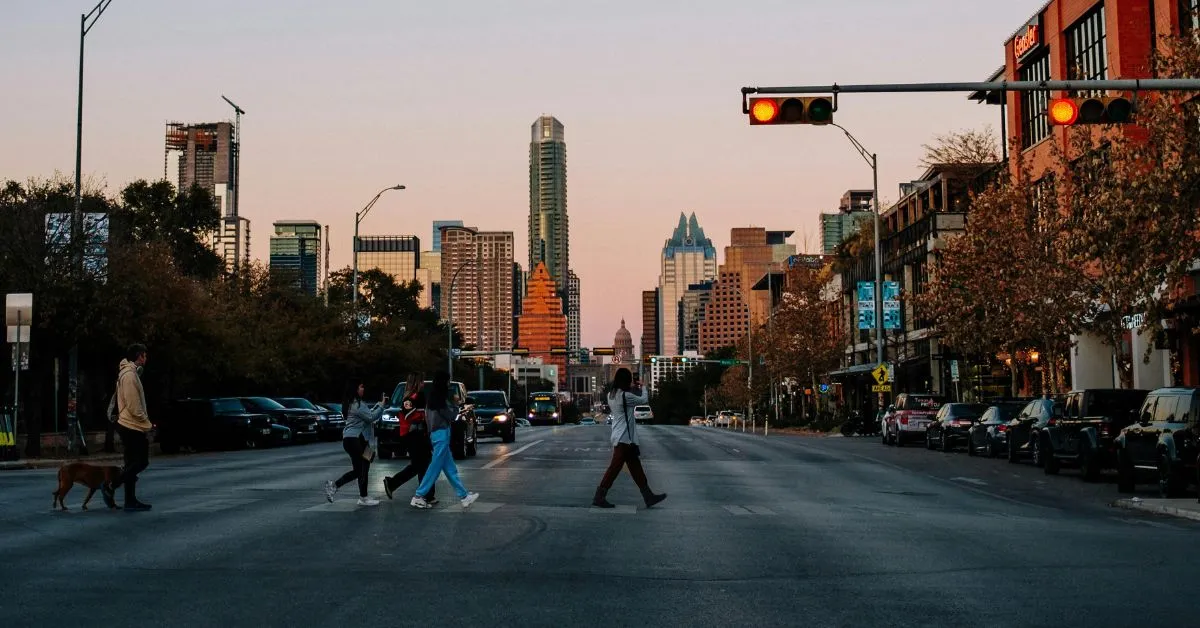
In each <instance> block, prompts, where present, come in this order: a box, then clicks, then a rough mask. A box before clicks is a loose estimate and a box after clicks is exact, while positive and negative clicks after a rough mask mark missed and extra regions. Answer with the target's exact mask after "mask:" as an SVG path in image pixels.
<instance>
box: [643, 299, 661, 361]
mask: <svg viewBox="0 0 1200 628" xmlns="http://www.w3.org/2000/svg"><path fill="white" fill-rule="evenodd" d="M658 316H659V312H658V288H655V289H653V290H644V291H642V357H643V358H644V357H646V356H649V355H658V354H659V345H658Z"/></svg>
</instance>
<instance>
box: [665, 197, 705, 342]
mask: <svg viewBox="0 0 1200 628" xmlns="http://www.w3.org/2000/svg"><path fill="white" fill-rule="evenodd" d="M716 277H717V249H716V247H714V246H713V243H712V240H710V239H709V238H708V237H707V236H706V235H704V229H701V228H700V223H699V221H697V220H696V214H692V216H691V218H688V216H687V215H685V214H683V213H682V212H680V214H679V224H678V225H676V226H675V231H674V232H673V233H672V234H671V237H670V239H668V240H667V241H666V242H665V243H664V244H663V248H662V272H661V273H660V274H659V276H658V298H659V299H661V301H660V302H659V305H658V312H659V316H658V343H659V348H660V350H661V351H662V352H663V354H664V355H680V354H681V353H682V352H683V350H684V344H685V343H684V339H685V337H686V336H687V331H688V330H685V329H683V327H684V323H683V321H681V318H680V314H679V312H680V309H679V307H680V300H681V299H682V298H683V296H684V294H685V293H686V292H687V291H688V289H689V288H690V287H691V286H693V285H695V284H699V283H703V282H706V281H712V280H713V279H716Z"/></svg>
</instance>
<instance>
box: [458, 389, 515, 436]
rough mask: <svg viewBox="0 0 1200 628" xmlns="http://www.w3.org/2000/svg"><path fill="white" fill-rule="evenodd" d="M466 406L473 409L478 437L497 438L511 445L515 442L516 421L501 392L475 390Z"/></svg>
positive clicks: (505, 397) (506, 397)
mask: <svg viewBox="0 0 1200 628" xmlns="http://www.w3.org/2000/svg"><path fill="white" fill-rule="evenodd" d="M469 395H470V396H468V397H467V404H468V405H471V406H474V408H475V422H476V425H477V426H478V428H479V434H478V435H479V436H480V437H484V436H497V437H499V438H500V440H502V441H504V442H506V443H511V442H513V441H515V440H517V421H516V416H515V415H514V414H513V409H512V407H511V406H510V405H509V403H508V395H506V394H504V391H502V390H477V391H475V392H472V393H469Z"/></svg>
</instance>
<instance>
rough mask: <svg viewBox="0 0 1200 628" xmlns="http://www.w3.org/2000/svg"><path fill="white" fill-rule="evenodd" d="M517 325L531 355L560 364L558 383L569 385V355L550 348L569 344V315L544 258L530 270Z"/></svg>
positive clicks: (520, 342)
mask: <svg viewBox="0 0 1200 628" xmlns="http://www.w3.org/2000/svg"><path fill="white" fill-rule="evenodd" d="M517 327H518V335H517V346H519V347H523V348H525V349H529V357H530V358H540V359H541V360H542V361H543V363H545V364H547V365H556V366H557V367H558V368H557V374H558V384H559V386H560V387H565V386H566V382H567V379H566V378H567V356H565V355H551V353H550V350H551V349H555V348H560V347H561V348H566V346H567V316H566V315H565V314H563V304H562V298H561V297H560V296H558V291H557V289H556V286H555V285H554V280H553V279H552V278H551V277H550V273H549V272H548V271H547V270H546V265H545V264H544V263H542V262H538V264H537V266H534V268H533V272H531V273H530V274H529V281H528V283H527V284H526V288H525V299H524V301H523V302H522V304H521V317H520V319H519V320H518V321H517Z"/></svg>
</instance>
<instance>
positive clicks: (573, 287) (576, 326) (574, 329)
mask: <svg viewBox="0 0 1200 628" xmlns="http://www.w3.org/2000/svg"><path fill="white" fill-rule="evenodd" d="M567 277H568V280H567V349H568V350H569V351H570V352H571V356H572V357H577V356H578V355H579V347H580V345H581V344H583V343H582V338H581V335H582V331H581V323H580V320H579V311H580V299H581V294H580V286H579V275H576V274H575V271H573V270H569V271H567Z"/></svg>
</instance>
